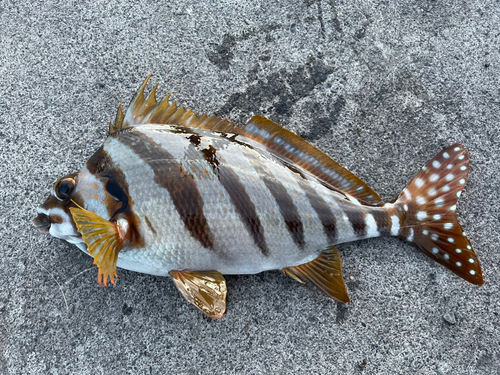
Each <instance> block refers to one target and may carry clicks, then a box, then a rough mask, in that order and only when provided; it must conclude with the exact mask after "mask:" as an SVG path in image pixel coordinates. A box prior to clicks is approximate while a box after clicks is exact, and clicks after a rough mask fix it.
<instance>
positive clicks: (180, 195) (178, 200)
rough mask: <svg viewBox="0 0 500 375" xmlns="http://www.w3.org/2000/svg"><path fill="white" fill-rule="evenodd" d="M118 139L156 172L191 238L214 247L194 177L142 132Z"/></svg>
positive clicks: (155, 178)
mask: <svg viewBox="0 0 500 375" xmlns="http://www.w3.org/2000/svg"><path fill="white" fill-rule="evenodd" d="M117 139H118V140H119V141H120V142H122V143H123V144H124V145H125V146H127V147H129V148H130V149H131V150H132V151H133V152H134V153H135V154H136V155H137V156H138V157H140V158H141V159H142V160H143V161H144V162H145V163H146V164H148V165H149V166H150V167H151V168H152V169H153V171H154V174H155V177H154V180H155V182H156V183H157V184H158V185H160V186H161V187H163V188H165V189H167V190H168V192H169V193H170V196H171V198H172V201H173V203H174V206H175V208H176V210H177V212H178V213H179V215H180V217H181V219H182V221H183V222H184V225H185V226H186V228H187V229H188V230H189V232H190V233H191V235H192V236H193V237H194V238H196V239H197V240H198V241H200V243H201V244H202V245H203V246H204V247H206V248H209V249H212V250H213V248H214V245H213V242H212V237H211V235H210V229H209V227H208V223H207V219H206V218H205V214H204V213H203V199H202V197H201V194H200V192H199V191H198V188H197V186H196V181H195V180H194V179H193V177H192V176H191V175H190V174H189V173H188V172H187V171H185V170H184V169H183V167H182V165H181V164H179V162H178V161H177V160H176V159H175V158H174V157H173V156H172V155H171V154H170V153H169V152H168V151H167V150H165V149H164V148H162V147H161V146H160V145H159V144H157V143H156V142H155V141H154V140H153V139H152V138H150V137H148V136H147V135H145V134H143V133H141V132H139V131H134V130H130V131H122V132H120V133H119V136H118V137H117Z"/></svg>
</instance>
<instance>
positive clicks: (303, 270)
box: [283, 247, 350, 303]
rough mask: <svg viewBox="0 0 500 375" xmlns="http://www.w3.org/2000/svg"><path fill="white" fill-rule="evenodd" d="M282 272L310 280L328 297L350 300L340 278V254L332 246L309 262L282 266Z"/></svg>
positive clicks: (305, 280) (302, 280)
mask: <svg viewBox="0 0 500 375" xmlns="http://www.w3.org/2000/svg"><path fill="white" fill-rule="evenodd" d="M283 273H284V274H285V275H288V276H290V277H291V278H293V279H295V280H297V281H300V282H302V283H306V282H307V281H310V282H312V283H313V284H314V285H316V286H317V287H318V288H320V289H321V290H322V291H323V293H325V294H326V295H327V296H328V297H330V298H333V299H335V300H337V301H340V302H343V303H347V302H349V301H350V300H349V295H348V294H347V288H346V286H345V283H344V279H342V261H341V260H340V254H339V251H338V250H337V249H336V248H334V247H332V248H330V249H328V250H325V251H323V252H322V253H321V254H320V255H319V256H318V257H317V258H316V259H314V260H313V261H311V262H309V263H305V264H301V265H299V266H293V267H288V268H284V269H283Z"/></svg>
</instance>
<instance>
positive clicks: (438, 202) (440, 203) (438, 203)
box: [434, 197, 444, 207]
mask: <svg viewBox="0 0 500 375" xmlns="http://www.w3.org/2000/svg"><path fill="white" fill-rule="evenodd" d="M434 204H435V205H436V206H437V207H442V206H443V204H444V199H443V198H442V197H437V198H436V199H434Z"/></svg>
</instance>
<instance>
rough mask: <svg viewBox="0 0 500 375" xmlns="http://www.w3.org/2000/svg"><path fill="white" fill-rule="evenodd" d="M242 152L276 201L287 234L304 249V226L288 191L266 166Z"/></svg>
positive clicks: (248, 153)
mask: <svg viewBox="0 0 500 375" xmlns="http://www.w3.org/2000/svg"><path fill="white" fill-rule="evenodd" d="M242 151H243V153H244V154H245V156H246V157H247V159H248V160H249V161H250V163H251V164H252V167H253V168H254V169H255V171H256V172H257V173H258V174H259V175H260V178H261V180H262V181H263V182H264V184H265V185H266V187H267V188H268V190H269V192H270V193H271V195H272V196H273V197H274V199H275V200H276V203H277V204H278V207H279V209H280V213H281V216H282V217H283V220H284V221H285V224H286V226H287V228H288V232H290V235H291V236H292V238H293V241H294V242H295V243H296V244H297V246H298V247H299V248H301V249H304V246H305V244H306V241H305V237H304V225H303V224H302V219H301V218H300V215H299V212H298V210H297V207H296V206H295V203H294V202H293V199H292V197H291V196H290V194H288V191H287V190H286V188H285V187H284V186H283V184H282V183H281V182H280V181H279V180H277V179H276V178H274V177H273V176H272V175H271V173H270V172H269V171H268V169H267V168H266V166H265V165H263V164H262V163H261V162H259V160H258V159H257V158H256V157H255V155H254V154H251V153H250V151H249V150H245V149H244V148H242Z"/></svg>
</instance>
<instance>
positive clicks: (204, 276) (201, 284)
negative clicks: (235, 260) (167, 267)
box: [170, 271, 227, 319]
mask: <svg viewBox="0 0 500 375" xmlns="http://www.w3.org/2000/svg"><path fill="white" fill-rule="evenodd" d="M170 275H171V276H172V278H173V279H174V282H175V286H176V287H177V289H179V292H181V294H182V295H183V296H184V298H186V300H187V301H188V302H189V303H191V304H193V305H194V306H196V307H197V308H198V309H199V310H200V311H201V312H203V313H204V314H206V315H207V316H209V317H210V318H213V319H220V318H222V316H223V315H224V313H225V312H226V294H227V288H226V280H225V279H224V276H222V274H221V273H220V272H217V271H170Z"/></svg>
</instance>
